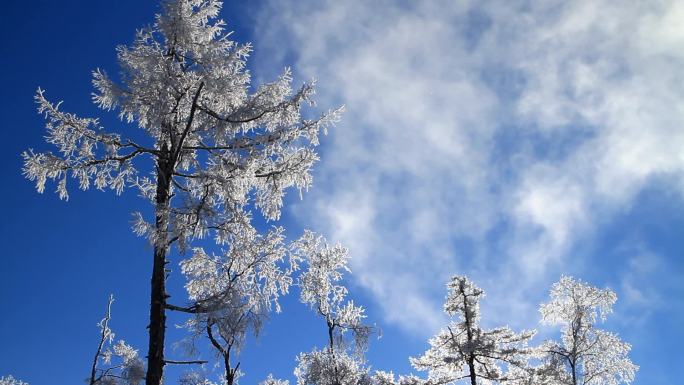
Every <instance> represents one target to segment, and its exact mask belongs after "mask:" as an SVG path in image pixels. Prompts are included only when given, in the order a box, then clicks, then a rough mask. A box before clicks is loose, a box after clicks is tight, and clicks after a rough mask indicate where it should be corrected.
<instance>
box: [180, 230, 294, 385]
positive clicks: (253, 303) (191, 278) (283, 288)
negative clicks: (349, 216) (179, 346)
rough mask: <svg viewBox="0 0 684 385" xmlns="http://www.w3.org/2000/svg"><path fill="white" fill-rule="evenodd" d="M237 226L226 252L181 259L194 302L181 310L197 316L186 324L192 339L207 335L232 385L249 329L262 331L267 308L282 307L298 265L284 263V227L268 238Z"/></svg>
mask: <svg viewBox="0 0 684 385" xmlns="http://www.w3.org/2000/svg"><path fill="white" fill-rule="evenodd" d="M235 230H236V231H233V232H231V235H230V237H231V241H230V245H229V247H228V249H227V250H226V251H225V252H223V253H221V254H218V255H214V254H211V255H209V254H207V253H206V251H205V250H204V249H202V248H197V249H195V250H194V252H193V255H192V257H191V258H189V259H187V260H185V261H183V262H181V270H182V272H183V274H185V276H186V278H187V280H188V281H187V284H186V285H185V287H186V289H187V291H188V294H189V297H190V299H191V301H193V305H192V306H191V307H189V308H183V309H180V310H182V311H186V312H190V313H194V314H195V316H194V317H193V318H191V319H190V320H188V322H187V323H186V324H185V326H186V327H187V328H188V329H189V330H190V331H191V332H192V334H193V337H196V336H199V335H206V336H207V338H208V339H209V341H210V342H211V345H212V346H213V348H214V349H215V350H216V351H217V352H218V353H219V355H220V356H221V359H222V361H223V365H224V369H225V375H224V381H225V384H227V385H232V384H233V383H234V382H235V380H236V379H237V377H238V375H239V367H240V362H239V361H236V360H235V356H236V355H237V353H239V351H240V348H241V347H242V344H243V342H244V340H245V337H246V336H247V333H248V332H250V331H251V332H252V333H253V334H255V335H258V333H259V331H260V329H261V327H262V324H263V322H264V319H265V318H266V317H267V315H268V312H269V311H271V309H272V308H273V307H275V311H276V312H279V311H280V305H279V303H278V298H279V297H280V295H282V294H285V293H287V292H288V289H289V287H290V285H291V284H292V276H291V273H292V270H293V268H294V267H293V266H290V267H289V268H283V266H282V265H283V262H284V260H285V257H286V251H287V250H286V248H285V247H284V246H283V235H282V233H283V229H282V228H277V229H275V230H274V231H271V232H269V233H268V234H266V235H265V236H264V235H259V234H256V233H250V232H246V231H254V229H248V228H245V227H242V226H237V227H236V228H235Z"/></svg>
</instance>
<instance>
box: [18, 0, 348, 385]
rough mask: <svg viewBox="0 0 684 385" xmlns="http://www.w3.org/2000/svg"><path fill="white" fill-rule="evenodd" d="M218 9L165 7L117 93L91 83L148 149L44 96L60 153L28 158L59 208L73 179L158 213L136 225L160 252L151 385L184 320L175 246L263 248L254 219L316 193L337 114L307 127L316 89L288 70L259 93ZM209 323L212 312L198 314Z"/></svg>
mask: <svg viewBox="0 0 684 385" xmlns="http://www.w3.org/2000/svg"><path fill="white" fill-rule="evenodd" d="M221 5H222V2H221V1H219V0H168V1H164V2H163V3H162V12H161V14H159V15H157V17H156V20H155V22H154V24H153V25H152V26H150V27H148V28H144V29H141V30H139V31H138V32H137V34H136V38H135V41H134V43H133V44H132V45H131V46H130V47H124V46H121V47H118V49H117V52H118V59H119V63H120V66H121V76H120V81H119V82H115V81H114V80H112V79H111V78H109V77H108V76H107V75H106V74H105V72H103V71H100V70H97V71H95V72H94V73H93V84H94V86H95V88H96V93H95V94H94V96H93V100H94V102H95V103H96V104H97V105H98V106H99V107H100V108H102V109H104V110H113V109H114V110H118V112H119V117H120V118H121V120H122V121H125V122H128V123H133V122H134V123H136V124H137V126H138V127H140V128H141V129H142V131H143V132H144V133H145V134H146V136H147V138H146V139H143V140H141V141H137V140H134V139H133V137H134V136H133V135H131V136H129V135H125V136H124V134H125V130H126V129H128V128H127V127H126V128H124V127H122V128H121V129H119V130H118V133H110V132H106V131H105V130H104V129H103V128H102V127H101V126H100V124H99V122H98V120H97V119H94V118H80V117H77V116H76V115H74V114H70V113H66V112H63V111H62V110H61V109H60V104H59V103H58V104H53V103H51V102H50V101H48V100H47V99H46V98H45V96H44V92H43V91H42V90H40V89H39V90H38V93H37V95H36V102H37V103H38V110H39V112H40V113H43V114H45V116H46V118H47V121H48V123H47V135H46V140H47V142H48V143H50V144H53V145H55V146H56V147H57V149H58V153H57V154H53V153H51V152H34V151H32V150H29V151H27V152H25V153H24V154H23V157H24V174H25V175H26V177H27V178H29V179H30V180H33V181H35V182H36V187H37V190H38V191H39V192H43V190H44V189H45V184H46V181H47V179H51V180H54V181H56V182H57V192H58V194H59V196H60V198H62V199H68V189H67V178H68V177H73V178H75V179H77V180H78V183H79V187H80V188H81V189H83V190H86V189H88V188H89V187H90V186H91V184H93V183H94V185H95V187H96V188H98V189H100V190H104V189H106V188H110V189H112V190H114V191H116V193H117V194H120V193H121V192H123V190H124V189H125V188H127V187H135V188H137V189H139V191H140V193H141V195H142V196H143V197H145V198H147V199H148V200H149V201H150V202H151V203H152V204H153V206H154V218H152V220H151V221H146V220H145V219H144V217H143V215H142V214H139V213H137V214H135V216H136V220H135V231H136V232H137V233H138V234H141V235H142V234H144V235H146V236H148V237H149V239H150V240H151V242H152V243H153V245H154V250H153V264H152V277H151V291H150V324H149V343H148V353H147V374H146V384H147V385H159V384H160V383H161V381H162V378H163V369H164V365H165V364H167V363H169V361H166V360H165V357H164V343H165V328H166V310H167V309H172V310H187V308H183V307H181V306H174V305H170V304H168V303H167V299H168V294H167V292H166V274H167V269H166V264H167V263H169V261H168V260H167V257H168V255H169V251H170V249H171V247H172V245H174V244H175V245H176V246H177V247H178V249H179V250H180V251H181V252H184V251H185V250H187V249H188V247H189V246H190V245H191V243H192V242H193V241H195V240H197V239H200V238H206V237H209V236H211V237H213V238H214V240H215V241H216V243H217V244H218V245H220V246H223V245H227V244H230V242H231V241H232V240H233V238H232V236H233V235H234V233H235V232H239V233H240V234H251V236H252V237H253V238H252V239H251V241H252V243H251V244H250V247H253V248H259V247H260V245H261V238H260V237H258V236H256V235H257V234H259V232H258V231H256V230H255V229H254V227H253V226H252V212H251V211H252V210H254V209H256V210H258V211H260V212H261V214H262V215H263V216H264V217H265V218H266V219H268V220H276V219H278V218H279V215H280V209H281V207H282V204H283V196H284V193H285V190H286V189H287V188H289V187H296V188H298V189H299V190H300V191H301V190H304V189H307V188H308V187H309V186H310V184H311V172H310V171H311V167H312V165H313V164H314V162H315V161H316V160H317V159H318V158H317V155H316V153H315V151H314V149H315V147H316V146H317V145H318V134H319V131H320V130H321V129H325V128H326V127H327V126H328V125H330V124H331V123H334V122H335V121H336V120H337V119H338V115H339V112H340V110H339V109H338V110H335V111H329V112H327V113H324V114H322V115H320V116H319V117H318V118H315V119H305V118H304V117H303V116H302V114H301V107H302V105H303V104H313V101H312V99H311V97H312V95H313V93H314V88H313V84H312V83H307V84H304V85H303V86H302V87H301V88H299V89H298V90H297V91H293V89H292V87H291V82H292V76H291V74H290V71H289V70H285V72H284V73H283V74H282V75H281V76H280V77H279V78H278V79H277V80H276V81H274V82H272V83H267V84H263V85H261V86H259V87H253V86H251V85H250V73H249V71H247V70H246V58H247V56H248V54H249V52H250V50H251V47H250V45H249V44H246V45H240V44H237V43H235V42H233V41H231V40H230V39H229V33H226V31H225V29H224V26H225V23H224V22H223V21H222V20H220V19H218V18H217V16H218V14H219V11H220V9H221ZM142 156H148V157H151V158H152V159H153V161H154V168H153V169H152V170H145V169H141V167H144V165H145V164H146V163H144V162H139V158H140V157H142ZM272 231H278V230H272ZM264 237H266V238H272V237H273V235H272V234H271V233H269V234H266V235H264ZM249 241H250V240H249V239H247V240H246V242H248V243H249ZM268 247H270V245H269V246H268ZM238 252H239V251H238ZM250 253H251V251H250ZM198 298H200V297H198ZM203 311H208V310H207V309H206V308H203V307H202V306H194V307H193V308H192V312H193V313H197V312H203Z"/></svg>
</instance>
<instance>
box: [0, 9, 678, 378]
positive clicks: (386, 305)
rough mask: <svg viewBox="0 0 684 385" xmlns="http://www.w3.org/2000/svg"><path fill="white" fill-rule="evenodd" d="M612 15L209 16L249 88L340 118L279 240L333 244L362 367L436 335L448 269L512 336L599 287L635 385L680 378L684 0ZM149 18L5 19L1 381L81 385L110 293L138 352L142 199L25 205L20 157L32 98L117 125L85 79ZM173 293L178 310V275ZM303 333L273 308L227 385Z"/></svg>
mask: <svg viewBox="0 0 684 385" xmlns="http://www.w3.org/2000/svg"><path fill="white" fill-rule="evenodd" d="M613 3H614V2H611V1H597V0H594V1H579V0H578V1H574V2H564V1H544V2H531V3H528V2H515V1H514V2H504V1H500V2H488V3H487V4H486V5H482V4H480V2H467V1H461V2H453V1H431V2H419V3H413V2H392V1H377V2H366V1H362V0H358V1H357V0H351V1H344V2H335V1H314V0H303V1H275V0H273V1H269V0H263V1H258V2H249V4H242V3H238V2H235V3H232V2H227V3H226V5H225V9H224V12H223V14H222V17H223V18H224V19H225V20H226V21H227V22H228V26H229V29H231V30H235V31H236V33H235V34H234V35H233V36H234V38H236V39H237V40H239V41H252V42H253V43H254V47H255V52H254V54H253V55H252V57H251V58H250V68H251V70H252V71H253V76H254V79H255V81H256V82H260V81H262V80H268V79H271V78H273V77H274V76H275V75H276V74H278V73H280V71H281V70H282V68H283V67H284V66H286V65H289V66H292V67H293V70H294V73H295V75H296V80H297V81H304V80H307V79H309V78H311V77H316V78H317V79H318V91H319V92H318V100H319V105H320V106H321V107H322V108H327V107H329V106H334V105H339V104H345V105H346V107H347V112H346V113H345V116H344V118H343V121H342V123H340V124H339V125H338V126H337V127H336V128H334V129H333V130H332V131H331V132H330V134H329V135H328V136H327V137H326V138H324V139H323V146H322V147H321V150H320V154H321V158H322V160H321V162H320V163H319V164H318V165H317V168H316V174H315V181H314V187H313V188H312V189H311V191H310V192H308V193H307V194H305V195H304V199H303V200H301V201H300V200H299V197H298V196H297V194H296V193H295V194H291V196H290V197H289V199H288V205H287V208H286V210H285V212H284V216H283V219H282V224H283V225H285V226H286V227H287V228H288V234H289V236H290V237H292V238H294V237H297V236H298V235H299V234H300V233H301V231H302V229H303V228H304V227H309V228H313V229H314V230H317V231H320V232H323V233H325V234H326V235H327V236H328V238H329V239H331V240H334V241H340V242H342V243H343V244H345V245H346V246H348V247H349V248H350V249H351V254H352V269H353V272H354V275H353V277H351V278H350V281H349V285H350V287H351V290H352V292H353V294H354V297H355V298H356V299H357V300H358V301H360V302H361V303H363V304H364V305H366V306H367V307H368V314H369V321H370V322H372V323H376V324H377V325H378V326H380V327H381V328H382V330H383V337H382V338H381V339H379V340H373V341H372V342H371V349H370V351H369V353H368V361H369V363H370V364H371V365H372V366H373V368H377V369H383V370H394V371H395V372H396V373H408V372H410V371H411V369H410V368H409V366H408V361H407V358H408V357H409V356H417V355H419V354H421V353H422V352H423V351H424V349H425V348H426V343H425V341H426V338H427V337H429V336H430V335H431V334H432V333H433V332H434V331H435V330H436V329H437V328H439V327H440V325H442V324H443V323H444V322H445V320H444V317H443V315H442V314H441V312H440V305H441V301H442V299H443V297H444V294H445V293H444V283H445V282H446V280H447V279H448V277H449V276H450V275H452V274H466V275H468V276H470V277H471V278H473V279H474V280H475V281H476V283H477V284H478V285H479V286H481V287H482V288H483V289H485V291H486V292H487V293H488V295H487V297H486V299H485V300H484V302H483V304H482V312H483V321H484V323H485V324H487V325H488V326H497V325H500V324H509V325H511V326H512V327H514V328H517V329H521V328H540V326H539V325H537V323H538V320H539V316H538V312H537V310H536V308H537V306H538V304H539V303H540V302H541V301H544V300H545V299H546V297H547V292H548V289H549V287H550V285H551V284H552V283H553V282H554V281H556V280H557V279H558V277H559V276H560V275H561V274H570V275H574V276H576V277H579V278H582V279H583V280H586V281H589V282H591V283H594V284H596V285H598V286H602V287H604V286H608V287H611V288H612V289H613V290H615V291H616V292H617V294H618V303H617V305H616V306H615V312H614V314H613V315H612V317H611V318H609V320H608V322H607V323H606V325H605V327H606V328H607V329H610V330H613V331H617V332H618V333H619V334H620V336H621V337H622V338H623V339H624V340H625V341H627V342H630V343H631V344H632V345H633V350H632V354H631V357H632V359H633V361H634V362H635V363H636V364H638V365H639V366H640V367H641V369H640V371H639V372H638V373H637V377H636V381H635V384H671V383H673V382H675V381H676V380H677V379H678V368H680V367H681V365H682V364H684V354H683V353H682V351H681V349H679V347H678V345H679V344H680V343H681V341H684V332H682V329H681V326H680V325H682V324H684V307H683V306H682V305H683V301H684V280H682V277H684V241H683V240H682V229H684V200H683V199H682V198H683V197H684V155H683V154H684V152H683V150H682V149H684V128H682V127H683V124H684V102H683V100H684V87H683V85H684V27H682V25H681V23H678V22H677V21H678V20H681V19H682V18H684V5H682V4H681V3H677V2H674V1H673V2H668V1H662V2H658V3H651V4H647V3H643V2H638V1H627V2H624V3H622V4H620V5H615V4H613ZM157 9H158V6H157V4H156V3H155V2H151V1H150V2H139V1H132V0H126V1H118V2H116V3H114V2H77V1H62V2H49V1H41V2H35V3H32V4H31V6H30V8H28V7H27V6H26V5H20V4H19V3H13V4H11V5H8V6H6V9H5V10H4V11H3V13H2V15H1V16H0V18H1V20H0V21H2V23H0V24H1V25H0V28H1V29H2V35H1V36H2V39H3V42H2V45H1V46H0V50H1V53H2V55H3V57H4V58H5V60H4V61H3V71H0V76H1V77H2V84H3V85H4V87H3V90H2V95H3V97H2V103H1V104H0V108H2V116H3V129H4V132H5V133H6V140H5V141H4V151H3V152H2V154H1V155H0V156H2V157H3V159H2V162H0V167H2V172H3V175H4V176H5V180H4V182H3V186H4V188H3V189H2V190H1V192H0V194H2V199H1V200H0V201H1V202H2V204H3V213H4V221H2V232H1V236H2V241H3V244H4V245H6V246H5V251H4V252H3V256H2V257H0V261H2V263H1V264H0V309H3V310H2V316H1V317H0V341H2V344H1V346H2V347H0V376H2V375H6V374H13V375H14V376H15V377H17V378H21V379H23V380H25V381H28V382H30V383H31V384H35V385H40V384H52V383H78V382H79V381H81V380H82V379H83V378H85V376H86V375H87V372H88V365H89V361H90V360H91V356H92V354H93V349H94V348H95V344H96V339H97V328H96V326H95V324H96V322H97V321H99V319H100V318H101V314H102V312H103V309H104V305H105V303H106V298H107V296H108V294H109V293H114V295H115V296H116V302H115V304H114V320H113V324H112V326H113V328H114V330H115V332H116V333H117V336H118V337H121V338H124V339H126V340H127V341H129V342H130V343H131V344H133V345H134V346H135V347H138V348H140V349H141V351H142V352H143V353H144V351H145V349H146V348H145V342H146V336H145V325H146V319H147V302H148V292H147V290H148V279H149V270H150V267H151V258H150V257H151V250H150V248H149V246H147V244H146V241H145V240H143V239H140V238H137V237H135V235H133V234H132V232H131V231H130V218H131V217H130V212H132V211H134V210H138V209H141V207H144V206H141V205H142V203H141V201H139V200H138V199H137V198H136V197H135V194H134V193H132V192H128V193H125V194H124V195H123V196H121V197H116V196H115V195H113V194H110V193H102V192H97V191H88V192H76V191H74V192H73V193H72V196H71V198H70V200H69V201H68V202H61V201H59V199H58V198H57V196H56V195H55V194H51V193H46V194H44V195H39V194H37V193H35V190H34V188H33V185H32V184H31V183H30V182H28V181H26V180H24V179H23V177H22V175H21V172H20V169H21V159H20V156H19V154H20V153H21V151H23V150H25V149H27V148H29V147H34V148H37V149H40V148H46V147H45V145H43V144H42V136H43V120H42V118H41V117H40V116H38V115H37V114H36V112H35V105H34V103H33V100H32V97H33V94H34V92H35V90H36V88H37V87H38V86H40V87H42V88H43V89H45V90H46V92H47V93H46V94H47V96H48V97H49V98H51V99H53V100H64V101H65V103H64V104H63V108H65V109H66V110H69V111H71V112H75V113H78V114H81V115H84V116H100V117H101V121H102V123H103V125H104V126H105V127H107V128H108V129H110V130H115V129H117V128H121V129H124V130H132V129H133V128H131V127H129V126H125V125H123V124H121V123H120V122H118V120H117V119H116V116H115V114H111V113H103V112H101V111H98V110H97V108H96V107H95V106H94V105H92V104H91V103H90V93H91V92H92V88H91V85H90V73H91V71H92V70H94V69H95V68H102V69H104V70H107V71H108V72H110V73H115V72H116V70H117V67H116V63H115V51H114V47H115V46H116V45H117V44H126V43H129V42H130V41H131V40H132V37H133V33H134V31H135V29H136V28H138V27H140V26H143V25H145V24H147V23H149V22H151V21H152V18H153V14H154V13H155V12H156V11H157ZM49 189H50V188H48V191H49ZM175 270H176V271H175V273H177V271H178V268H177V267H176V269H175ZM171 285H172V295H174V298H178V299H180V298H182V295H183V292H182V281H181V279H180V277H179V276H178V274H175V276H173V278H172V282H171ZM173 321H174V322H176V323H180V322H181V321H182V320H181V319H180V318H179V319H174V320H173ZM321 327H322V325H319V324H318V323H316V320H315V318H314V317H313V315H312V314H310V312H308V311H307V309H305V308H303V306H301V305H299V304H297V302H296V298H290V299H288V300H286V301H285V303H284V313H283V314H281V315H274V317H273V319H272V320H271V322H270V323H269V324H268V325H267V327H266V328H265V330H264V333H263V335H262V336H261V338H260V339H259V340H258V341H256V342H255V343H253V344H250V345H249V347H247V348H246V349H245V351H244V352H243V360H242V361H243V363H242V365H241V368H244V369H245V371H246V377H245V378H243V381H244V382H243V383H254V382H257V381H260V380H261V379H263V378H265V376H266V375H267V374H268V373H269V372H273V373H274V375H276V376H279V377H283V378H290V379H291V378H292V374H291V373H292V369H293V367H294V365H295V361H294V358H295V356H296V354H297V353H298V352H300V351H307V350H309V349H310V348H311V347H313V346H317V345H318V346H320V345H322V344H323V343H324V342H325V335H324V334H323V330H322V329H321V330H320V331H319V333H317V334H316V333H312V331H316V330H319V328H321ZM540 331H541V333H540V335H541V337H555V334H554V333H555V331H554V330H552V329H548V328H541V329H540ZM172 333H173V334H174V335H175V336H176V337H177V336H179V335H180V333H177V332H172ZM540 340H541V338H537V340H536V342H540ZM168 354H169V355H173V354H176V353H174V352H173V351H170V353H168ZM179 354H180V353H179ZM264 357H268V359H264ZM172 376H173V373H172ZM171 378H174V377H171Z"/></svg>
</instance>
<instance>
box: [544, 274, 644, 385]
mask: <svg viewBox="0 0 684 385" xmlns="http://www.w3.org/2000/svg"><path fill="white" fill-rule="evenodd" d="M616 300H617V296H616V295H615V292H613V291H612V290H610V289H599V288H596V287H592V286H589V285H588V284H586V283H584V282H582V281H579V280H575V279H573V278H572V277H567V276H563V277H561V279H560V281H558V282H556V283H555V284H554V285H553V287H552V288H551V301H550V302H548V303H545V304H542V305H541V307H540V309H539V311H540V312H541V315H542V322H543V323H545V324H548V325H560V326H561V342H560V343H558V342H555V341H547V342H546V343H544V344H543V346H542V347H541V350H542V352H543V353H544V356H543V358H544V366H543V370H544V373H545V374H546V377H547V379H549V380H548V381H549V382H548V383H553V384H559V385H560V384H562V385H599V384H602V385H603V384H605V385H616V384H621V383H625V384H629V383H631V382H632V381H633V380H634V375H635V373H636V371H637V369H638V367H637V366H636V365H634V364H633V363H632V361H631V360H630V359H629V357H628V353H629V351H630V349H631V347H630V345H629V344H627V343H625V342H622V341H621V340H620V338H619V337H618V336H617V334H614V333H610V332H607V331H604V330H600V329H597V328H596V324H597V323H598V322H603V321H605V319H606V316H607V315H608V314H610V313H611V312H612V308H613V304H614V303H615V301H616Z"/></svg>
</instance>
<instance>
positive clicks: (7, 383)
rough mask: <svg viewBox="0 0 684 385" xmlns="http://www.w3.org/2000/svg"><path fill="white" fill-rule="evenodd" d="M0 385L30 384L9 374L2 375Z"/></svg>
mask: <svg viewBox="0 0 684 385" xmlns="http://www.w3.org/2000/svg"><path fill="white" fill-rule="evenodd" d="M0 385H28V382H24V381H20V380H17V379H16V378H14V377H12V376H11V375H9V376H6V377H5V376H3V377H0Z"/></svg>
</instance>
